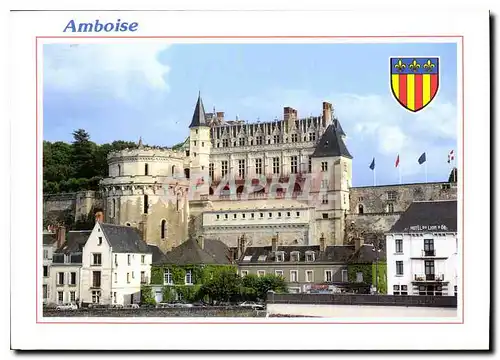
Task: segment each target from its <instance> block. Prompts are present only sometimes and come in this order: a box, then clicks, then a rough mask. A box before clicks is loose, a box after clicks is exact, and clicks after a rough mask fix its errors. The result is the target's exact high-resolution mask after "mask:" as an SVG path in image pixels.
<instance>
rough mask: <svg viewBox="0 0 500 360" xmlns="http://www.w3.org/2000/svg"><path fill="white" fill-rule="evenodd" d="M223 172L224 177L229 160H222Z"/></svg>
mask: <svg viewBox="0 0 500 360" xmlns="http://www.w3.org/2000/svg"><path fill="white" fill-rule="evenodd" d="M221 174H222V177H224V176H226V175H227V160H222V162H221Z"/></svg>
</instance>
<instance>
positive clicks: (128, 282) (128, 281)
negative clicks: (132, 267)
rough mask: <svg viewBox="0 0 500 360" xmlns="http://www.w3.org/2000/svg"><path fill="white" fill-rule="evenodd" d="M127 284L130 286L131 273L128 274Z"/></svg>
mask: <svg viewBox="0 0 500 360" xmlns="http://www.w3.org/2000/svg"><path fill="white" fill-rule="evenodd" d="M127 284H130V273H127Z"/></svg>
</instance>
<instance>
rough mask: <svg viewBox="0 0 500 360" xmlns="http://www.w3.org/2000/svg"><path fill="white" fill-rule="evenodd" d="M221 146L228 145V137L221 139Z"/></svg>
mask: <svg viewBox="0 0 500 360" xmlns="http://www.w3.org/2000/svg"><path fill="white" fill-rule="evenodd" d="M222 146H223V147H228V146H229V139H222Z"/></svg>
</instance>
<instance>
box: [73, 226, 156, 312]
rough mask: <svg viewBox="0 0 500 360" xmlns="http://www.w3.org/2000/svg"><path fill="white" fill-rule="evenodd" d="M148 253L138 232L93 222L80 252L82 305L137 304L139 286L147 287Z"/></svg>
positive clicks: (148, 250)
mask: <svg viewBox="0 0 500 360" xmlns="http://www.w3.org/2000/svg"><path fill="white" fill-rule="evenodd" d="M151 261H152V254H151V250H150V248H149V247H148V245H147V244H146V242H145V241H144V240H142V239H141V234H140V232H139V230H138V229H136V228H134V227H130V226H121V225H111V224H104V223H100V222H96V224H95V226H94V229H93V230H92V233H91V234H90V236H89V239H88V240H87V243H86V244H85V247H84V248H83V258H82V273H81V289H80V291H81V301H82V303H97V304H122V305H127V304H132V303H138V302H140V297H141V294H140V292H141V285H142V284H149V279H150V273H151Z"/></svg>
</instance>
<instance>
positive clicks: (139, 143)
mask: <svg viewBox="0 0 500 360" xmlns="http://www.w3.org/2000/svg"><path fill="white" fill-rule="evenodd" d="M137 146H138V147H139V149H142V148H143V147H144V145H142V136H139V142H138V143H137Z"/></svg>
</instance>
